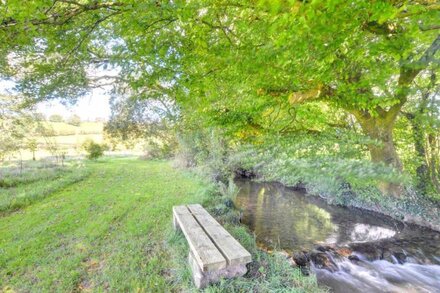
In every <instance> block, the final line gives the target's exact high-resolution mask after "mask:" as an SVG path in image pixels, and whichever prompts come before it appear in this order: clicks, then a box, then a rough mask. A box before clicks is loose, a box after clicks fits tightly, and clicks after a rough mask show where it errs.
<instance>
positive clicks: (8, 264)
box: [0, 159, 318, 292]
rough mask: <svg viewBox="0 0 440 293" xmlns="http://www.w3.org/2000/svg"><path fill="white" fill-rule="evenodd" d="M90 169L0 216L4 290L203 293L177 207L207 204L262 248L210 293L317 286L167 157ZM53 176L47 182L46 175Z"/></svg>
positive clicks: (235, 231)
mask: <svg viewBox="0 0 440 293" xmlns="http://www.w3.org/2000/svg"><path fill="white" fill-rule="evenodd" d="M87 169H88V170H89V172H90V175H89V176H88V177H87V178H86V179H84V180H82V181H79V182H77V183H75V184H70V185H68V186H66V187H65V188H63V189H61V190H58V191H56V192H54V193H52V194H50V196H46V197H44V198H42V199H40V200H38V201H34V202H32V203H31V204H29V205H28V206H25V207H22V208H21V209H20V210H19V212H14V213H10V214H6V215H3V216H2V217H1V218H0V247H1V249H0V289H3V290H5V291H6V290H9V289H11V290H14V291H18V292H23V291H33V292H35V291H37V292H38V291H40V292H41V291H44V292H47V291H64V292H66V291H68V292H71V291H112V292H114V291H126V292H127V291H128V292H132V291H138V292H139V291H140V292H154V291H156V292H169V291H195V288H194V287H193V285H192V281H191V273H190V271H189V269H188V265H187V260H186V257H187V253H188V246H187V244H186V241H185V239H184V238H183V236H182V235H180V234H176V233H175V232H174V231H173V230H172V227H171V208H172V206H173V205H177V204H184V203H195V202H199V203H202V204H203V205H204V206H207V207H209V209H210V211H211V212H212V213H213V214H215V215H216V216H217V217H218V218H219V220H220V221H222V223H223V224H225V225H226V227H227V228H228V229H229V230H230V231H231V233H233V234H234V236H236V237H237V238H238V239H239V240H240V242H242V243H243V245H245V246H246V248H247V249H249V251H251V253H252V254H253V258H254V260H255V261H254V262H253V263H252V264H251V265H250V272H249V274H248V275H247V276H245V277H243V278H238V279H235V280H228V281H223V282H221V283H219V284H215V285H213V286H211V287H209V288H207V289H206V291H208V292H224V291H226V290H227V291H230V292H237V291H243V292H248V291H249V290H254V291H259V292H268V291H273V290H278V291H288V292H290V291H292V292H316V291H317V290H318V288H317V286H316V281H315V279H314V278H313V277H303V276H302V275H301V274H300V271H299V270H298V269H295V268H291V267H290V266H289V264H288V263H287V261H286V260H285V259H284V258H283V257H282V256H271V255H267V254H265V253H263V252H260V251H258V250H257V249H256V246H255V241H254V239H253V238H252V237H251V236H250V235H249V233H248V232H247V231H246V229H244V228H243V227H240V226H238V225H234V224H233V223H232V222H231V221H230V220H229V219H231V218H233V217H231V213H232V212H231V211H229V210H228V209H226V207H225V205H224V204H223V203H222V202H223V199H222V198H221V197H219V196H218V195H215V189H214V188H213V186H211V185H209V184H207V183H204V182H203V181H201V180H200V179H198V178H195V177H194V175H191V174H190V173H187V172H184V171H178V170H176V169H173V168H172V167H171V166H170V164H169V163H168V162H151V161H150V162H146V161H138V160H135V159H107V160H103V161H98V162H95V163H90V164H89V165H88V166H87ZM43 181H44V180H43Z"/></svg>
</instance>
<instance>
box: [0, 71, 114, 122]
mask: <svg viewBox="0 0 440 293" xmlns="http://www.w3.org/2000/svg"><path fill="white" fill-rule="evenodd" d="M13 86H14V83H13V82H9V81H5V80H3V81H0V94H8V92H11V91H12V88H13ZM109 100H110V96H109V95H108V94H107V93H106V90H105V89H101V88H96V89H93V90H92V92H91V93H90V94H89V95H87V96H85V97H81V98H80V99H79V100H78V102H77V103H76V104H75V105H73V106H70V105H67V106H65V105H63V104H62V103H60V102H59V101H50V102H43V103H39V104H37V106H36V111H37V112H40V113H43V114H44V115H45V116H46V117H49V116H50V115H53V114H58V115H61V116H63V117H64V118H69V117H70V116H72V115H78V116H79V117H81V120H90V121H94V120H95V119H96V118H103V119H104V120H107V119H108V118H109V117H110V105H109Z"/></svg>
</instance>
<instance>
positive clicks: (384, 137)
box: [357, 115, 402, 171]
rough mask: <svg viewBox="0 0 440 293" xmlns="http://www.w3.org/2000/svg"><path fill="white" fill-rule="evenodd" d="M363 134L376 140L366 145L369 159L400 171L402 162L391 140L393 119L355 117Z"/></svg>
mask: <svg viewBox="0 0 440 293" xmlns="http://www.w3.org/2000/svg"><path fill="white" fill-rule="evenodd" d="M357 118H358V122H359V124H360V125H361V127H362V130H363V132H364V134H366V135H368V136H369V137H370V138H372V139H374V140H376V141H377V143H371V144H369V145H368V149H369V151H370V155H371V160H372V161H373V162H375V163H384V164H386V165H388V166H392V167H394V168H395V169H396V170H398V171H402V162H401V161H400V159H399V156H398V154H397V152H396V147H395V146H394V141H393V126H394V121H389V120H388V119H384V118H381V117H372V116H369V115H368V116H365V117H357Z"/></svg>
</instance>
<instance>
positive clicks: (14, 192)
mask: <svg viewBox="0 0 440 293" xmlns="http://www.w3.org/2000/svg"><path fill="white" fill-rule="evenodd" d="M88 175H89V172H88V170H87V168H84V167H83V166H81V165H80V164H77V163H74V162H72V163H69V164H67V165H66V166H63V167H61V166H56V165H55V166H45V167H42V166H39V165H32V166H30V167H28V168H26V169H25V170H24V172H20V173H17V172H16V170H12V171H11V170H8V169H4V170H2V176H1V178H0V214H4V213H8V212H11V211H15V210H18V209H21V208H23V207H26V206H28V205H30V204H32V203H34V202H36V201H38V200H41V199H43V198H45V197H47V196H49V195H51V194H52V193H54V192H56V191H58V190H60V189H62V188H64V187H66V186H68V185H70V184H73V183H76V182H79V181H81V180H83V179H84V178H86V177H87V176H88Z"/></svg>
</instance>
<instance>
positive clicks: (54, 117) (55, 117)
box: [49, 114, 64, 122]
mask: <svg viewBox="0 0 440 293" xmlns="http://www.w3.org/2000/svg"><path fill="white" fill-rule="evenodd" d="M49 121H51V122H63V121H64V119H63V116H61V115H58V114H54V115H51V116H50V117H49Z"/></svg>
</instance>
